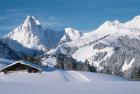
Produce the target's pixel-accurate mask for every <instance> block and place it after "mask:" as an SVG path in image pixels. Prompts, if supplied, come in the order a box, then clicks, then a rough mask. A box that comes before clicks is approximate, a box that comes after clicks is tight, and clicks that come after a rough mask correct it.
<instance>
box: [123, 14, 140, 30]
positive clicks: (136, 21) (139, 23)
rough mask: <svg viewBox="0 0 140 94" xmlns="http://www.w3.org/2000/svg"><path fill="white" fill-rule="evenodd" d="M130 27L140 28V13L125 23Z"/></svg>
mask: <svg viewBox="0 0 140 94" xmlns="http://www.w3.org/2000/svg"><path fill="white" fill-rule="evenodd" d="M125 26H126V27H128V28H134V29H140V15H139V16H135V17H134V18H133V19H132V20H130V21H128V22H126V23H125Z"/></svg>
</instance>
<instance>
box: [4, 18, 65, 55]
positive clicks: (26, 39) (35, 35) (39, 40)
mask: <svg viewBox="0 0 140 94" xmlns="http://www.w3.org/2000/svg"><path fill="white" fill-rule="evenodd" d="M62 36H63V33H60V32H55V31H53V30H44V29H43V28H42V26H41V24H40V22H39V20H37V19H36V18H35V17H34V16H27V18H26V19H25V21H24V22H23V24H22V25H20V26H18V27H17V28H16V29H14V30H13V31H12V32H10V33H9V34H7V35H6V36H4V40H5V43H7V44H8V45H9V47H10V48H12V49H14V50H16V51H17V52H21V53H25V54H29V55H36V54H40V53H43V52H46V51H47V50H48V48H51V47H53V46H55V45H56V44H57V43H58V42H59V40H60V38H61V37H62Z"/></svg>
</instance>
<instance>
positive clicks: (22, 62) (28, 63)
mask: <svg viewBox="0 0 140 94" xmlns="http://www.w3.org/2000/svg"><path fill="white" fill-rule="evenodd" d="M17 63H20V64H24V65H27V66H30V67H33V68H36V69H38V70H40V71H41V70H42V68H41V66H39V65H37V64H33V63H31V62H29V61H25V60H20V61H15V62H13V63H11V64H9V65H7V66H5V67H3V68H1V69H0V71H1V70H3V69H5V68H7V67H10V66H12V65H15V64H17Z"/></svg>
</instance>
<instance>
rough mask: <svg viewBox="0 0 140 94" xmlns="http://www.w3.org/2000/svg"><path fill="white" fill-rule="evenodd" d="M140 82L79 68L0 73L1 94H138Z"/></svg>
mask: <svg viewBox="0 0 140 94" xmlns="http://www.w3.org/2000/svg"><path fill="white" fill-rule="evenodd" d="M139 87H140V82H137V81H130V80H127V79H124V78H121V77H117V76H112V75H106V74H99V73H89V72H78V71H62V70H55V71H48V72H43V73H31V74H28V73H24V72H17V73H10V74H6V75H4V74H2V73H1V74H0V94H139V92H140V88H139Z"/></svg>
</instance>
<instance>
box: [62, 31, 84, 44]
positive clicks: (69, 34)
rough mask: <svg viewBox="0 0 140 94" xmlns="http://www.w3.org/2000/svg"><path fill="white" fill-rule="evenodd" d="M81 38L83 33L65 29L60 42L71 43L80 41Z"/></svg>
mask: <svg viewBox="0 0 140 94" xmlns="http://www.w3.org/2000/svg"><path fill="white" fill-rule="evenodd" d="M80 36H81V33H80V32H79V31H78V30H75V29H73V28H65V34H64V36H63V37H62V38H61V40H60V44H61V43H65V42H70V41H73V40H76V39H78V38H79V37H80Z"/></svg>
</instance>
